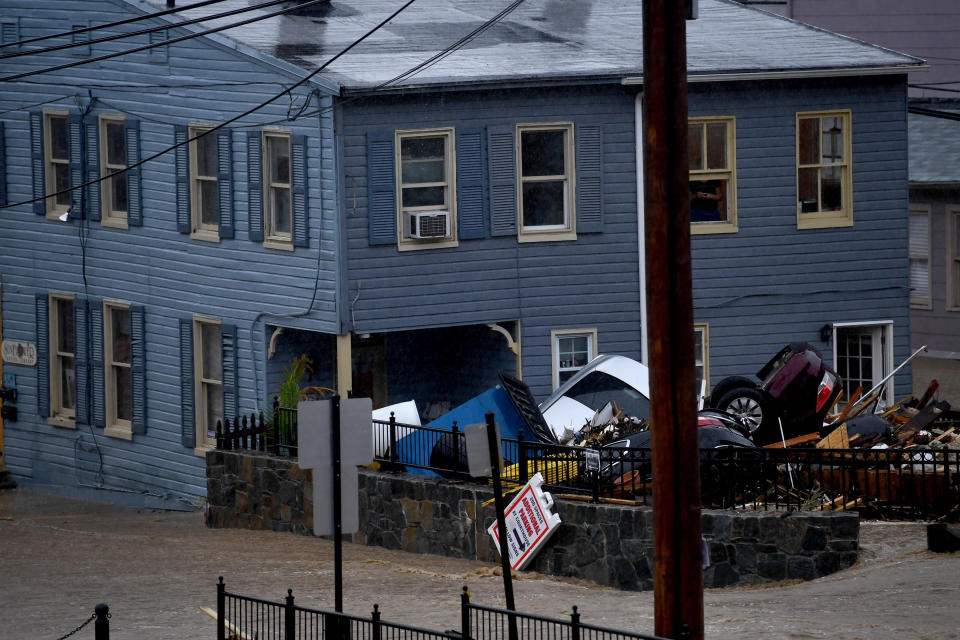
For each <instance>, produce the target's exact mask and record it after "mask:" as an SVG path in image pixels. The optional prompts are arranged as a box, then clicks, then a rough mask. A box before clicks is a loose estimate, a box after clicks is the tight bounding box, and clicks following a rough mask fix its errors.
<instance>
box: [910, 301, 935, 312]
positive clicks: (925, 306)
mask: <svg viewBox="0 0 960 640" xmlns="http://www.w3.org/2000/svg"><path fill="white" fill-rule="evenodd" d="M910 308H911V309H918V310H921V311H933V304H932V303H931V302H929V301H928V302H912V301H911V302H910Z"/></svg>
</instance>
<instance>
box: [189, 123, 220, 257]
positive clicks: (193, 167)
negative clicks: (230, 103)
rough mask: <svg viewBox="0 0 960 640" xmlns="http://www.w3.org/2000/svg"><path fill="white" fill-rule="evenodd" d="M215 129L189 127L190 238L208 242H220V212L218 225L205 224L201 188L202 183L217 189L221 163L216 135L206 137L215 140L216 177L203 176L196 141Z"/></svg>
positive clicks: (199, 125)
mask: <svg viewBox="0 0 960 640" xmlns="http://www.w3.org/2000/svg"><path fill="white" fill-rule="evenodd" d="M212 128H213V125H205V124H190V125H188V127H187V137H188V138H189V139H190V143H189V145H190V150H189V153H188V154H187V155H188V156H189V158H190V237H191V238H193V239H194V240H203V241H206V242H220V224H219V215H220V212H219V210H218V211H216V212H215V213H216V214H217V220H218V223H217V224H213V225H211V224H204V223H203V191H202V189H201V188H200V185H201V183H203V182H211V183H213V184H214V186H215V187H216V185H217V175H216V164H217V162H218V161H219V151H220V150H219V149H218V148H217V137H216V134H207V135H206V136H204V139H205V140H206V139H208V138H209V139H212V140H213V151H214V154H215V155H214V167H215V168H214V175H212V176H201V175H200V170H199V166H200V164H199V158H200V150H199V145H198V144H197V143H198V142H199V141H198V140H194V138H196V137H197V136H198V135H200V134H201V133H203V132H204V131H209V130H210V129H212ZM219 198H220V193H219V191H218V192H217V201H218V203H219Z"/></svg>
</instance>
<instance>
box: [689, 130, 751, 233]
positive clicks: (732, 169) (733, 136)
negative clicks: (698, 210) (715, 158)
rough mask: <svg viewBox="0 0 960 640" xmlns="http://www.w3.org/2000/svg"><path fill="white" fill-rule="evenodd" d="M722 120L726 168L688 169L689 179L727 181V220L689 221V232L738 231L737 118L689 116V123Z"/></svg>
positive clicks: (704, 140) (705, 151)
mask: <svg viewBox="0 0 960 640" xmlns="http://www.w3.org/2000/svg"><path fill="white" fill-rule="evenodd" d="M716 122H722V123H725V124H726V125H727V168H726V169H725V170H723V171H718V170H716V169H700V170H694V171H690V180H694V179H697V180H718V179H719V180H726V181H727V215H728V216H729V217H728V219H727V220H725V221H720V222H691V223H690V234H691V235H701V234H708V233H710V234H712V233H736V232H737V231H739V227H738V223H737V119H736V118H735V117H734V116H704V117H697V118H689V119H688V120H687V123H688V125H689V124H697V125H704V128H706V125H707V124H711V123H716ZM703 157H704V162H706V157H707V149H706V134H704V139H703Z"/></svg>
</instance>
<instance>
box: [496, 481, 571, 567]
mask: <svg viewBox="0 0 960 640" xmlns="http://www.w3.org/2000/svg"><path fill="white" fill-rule="evenodd" d="M542 484H543V476H542V475H540V474H539V473H536V474H534V476H533V477H532V478H530V482H528V483H527V484H526V485H525V486H524V487H523V489H522V490H521V491H520V493H518V494H517V497H515V498H514V499H513V500H511V501H510V504H509V506H507V510H506V513H504V514H503V516H504V524H505V526H506V527H507V548H508V551H509V554H510V567H511V568H513V569H523V568H524V567H525V566H527V564H528V563H529V562H530V560H531V559H533V557H534V556H535V555H537V551H538V550H539V549H540V547H542V546H543V545H544V543H546V541H547V540H548V539H549V538H550V536H552V535H553V533H554V532H555V531H556V530H557V529H558V528H559V527H560V516H558V515H557V514H555V513H551V512H550V508H551V507H553V497H552V496H551V495H550V494H549V493H547V492H545V491H543V490H542V489H541V488H540V486H541V485H542ZM487 533H489V534H490V537H491V538H493V542H494V544H495V545H496V548H497V552H498V553H499V551H500V536H499V533H500V532H499V527H498V526H497V523H496V522H494V523H493V524H492V525H490V526H489V527H488V528H487Z"/></svg>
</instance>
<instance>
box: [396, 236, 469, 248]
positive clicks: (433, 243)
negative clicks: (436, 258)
mask: <svg viewBox="0 0 960 640" xmlns="http://www.w3.org/2000/svg"><path fill="white" fill-rule="evenodd" d="M459 246H460V242H459V241H458V240H457V239H456V238H447V239H445V240H413V239H403V240H401V241H400V242H399V243H398V244H397V250H398V251H423V250H424V249H451V248H454V247H459Z"/></svg>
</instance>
